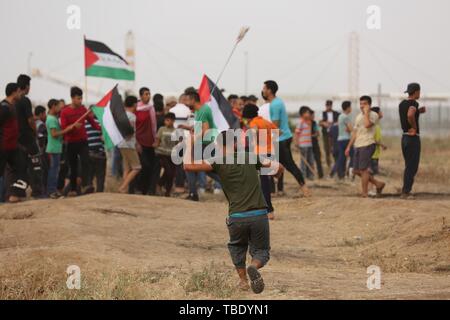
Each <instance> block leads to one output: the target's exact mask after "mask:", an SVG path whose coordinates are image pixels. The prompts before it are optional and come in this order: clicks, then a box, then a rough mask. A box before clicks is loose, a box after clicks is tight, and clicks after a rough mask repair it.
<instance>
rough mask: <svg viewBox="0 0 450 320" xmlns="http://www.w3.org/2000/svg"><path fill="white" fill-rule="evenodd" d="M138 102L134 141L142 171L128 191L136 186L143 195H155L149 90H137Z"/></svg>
mask: <svg viewBox="0 0 450 320" xmlns="http://www.w3.org/2000/svg"><path fill="white" fill-rule="evenodd" d="M139 96H140V101H139V102H138V106H137V110H136V113H135V114H136V140H137V142H138V144H139V146H140V148H138V153H139V159H140V161H141V165H142V170H141V172H140V173H139V176H138V178H137V179H136V180H135V181H136V183H133V182H132V183H131V185H130V186H131V188H130V191H131V193H134V186H135V185H137V186H138V188H139V189H140V191H141V192H142V194H143V195H147V194H151V195H154V194H155V193H156V186H153V185H152V183H151V182H152V181H154V180H156V179H157V178H155V177H154V176H155V175H157V174H158V177H159V172H158V173H156V172H155V171H156V170H155V167H156V156H155V149H154V148H153V144H154V143H155V138H156V132H157V130H156V112H155V108H154V107H153V105H152V104H151V103H150V101H151V97H152V96H151V92H150V89H149V88H145V87H144V88H141V89H140V90H139Z"/></svg>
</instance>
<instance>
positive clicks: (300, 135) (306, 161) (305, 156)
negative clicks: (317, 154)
mask: <svg viewBox="0 0 450 320" xmlns="http://www.w3.org/2000/svg"><path fill="white" fill-rule="evenodd" d="M295 145H296V146H297V147H298V148H299V149H300V154H301V161H300V167H301V170H302V172H303V175H304V176H306V178H307V179H310V180H313V179H314V172H313V171H312V169H313V168H314V152H313V146H312V121H311V109H310V108H309V107H306V106H304V107H301V108H300V119H299V122H298V124H297V128H296V129H295Z"/></svg>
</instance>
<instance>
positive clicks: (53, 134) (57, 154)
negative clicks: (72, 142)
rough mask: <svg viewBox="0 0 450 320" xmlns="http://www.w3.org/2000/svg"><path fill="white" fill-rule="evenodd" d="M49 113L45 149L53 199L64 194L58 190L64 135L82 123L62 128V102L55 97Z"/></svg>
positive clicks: (49, 192) (48, 189) (46, 122)
mask: <svg viewBox="0 0 450 320" xmlns="http://www.w3.org/2000/svg"><path fill="white" fill-rule="evenodd" d="M47 106H48V115H47V119H46V121H45V126H46V129H47V137H48V142H47V146H46V149H45V152H46V154H47V155H48V161H49V163H48V174H47V195H48V196H49V197H50V198H51V199H58V198H60V197H61V196H62V194H61V193H60V192H58V189H57V188H58V174H59V171H60V163H61V154H62V152H63V136H64V135H65V134H66V133H69V132H70V131H72V130H73V129H74V128H79V127H81V123H79V122H78V123H75V124H72V125H69V126H67V128H66V129H64V130H62V129H61V126H60V124H59V113H60V111H61V107H62V104H61V103H60V102H59V101H58V100H55V99H51V100H50V101H49V102H48V105H47Z"/></svg>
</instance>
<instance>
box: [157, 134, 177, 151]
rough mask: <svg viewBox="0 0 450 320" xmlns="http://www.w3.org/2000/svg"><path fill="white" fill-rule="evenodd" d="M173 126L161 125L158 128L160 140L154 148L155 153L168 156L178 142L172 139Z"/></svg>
mask: <svg viewBox="0 0 450 320" xmlns="http://www.w3.org/2000/svg"><path fill="white" fill-rule="evenodd" d="M174 131H175V128H167V127H161V128H159V130H158V139H159V141H160V144H159V147H158V148H156V153H157V154H160V155H163V156H170V155H171V154H172V149H173V148H175V146H176V145H177V144H178V143H179V142H178V141H172V134H173V133H174Z"/></svg>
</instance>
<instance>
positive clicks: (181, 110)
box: [169, 103, 192, 129]
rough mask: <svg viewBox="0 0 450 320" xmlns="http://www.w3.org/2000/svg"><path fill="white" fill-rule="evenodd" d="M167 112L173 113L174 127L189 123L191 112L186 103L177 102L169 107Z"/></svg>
mask: <svg viewBox="0 0 450 320" xmlns="http://www.w3.org/2000/svg"><path fill="white" fill-rule="evenodd" d="M169 112H171V113H173V114H175V123H174V127H175V129H177V128H178V126H179V125H182V124H183V125H186V126H187V125H189V118H190V117H191V113H192V112H191V109H189V108H188V107H187V106H186V105H184V104H182V103H178V104H177V105H176V106H175V107H173V108H172V109H170V110H169Z"/></svg>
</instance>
